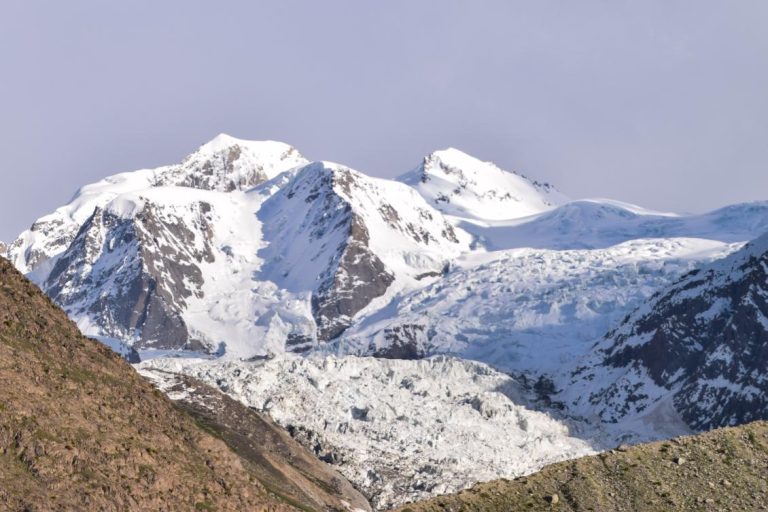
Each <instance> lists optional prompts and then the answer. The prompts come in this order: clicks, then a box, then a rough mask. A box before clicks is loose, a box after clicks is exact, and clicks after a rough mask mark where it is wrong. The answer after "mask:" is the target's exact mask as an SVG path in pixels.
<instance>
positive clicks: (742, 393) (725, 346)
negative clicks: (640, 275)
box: [577, 235, 768, 429]
mask: <svg viewBox="0 0 768 512" xmlns="http://www.w3.org/2000/svg"><path fill="white" fill-rule="evenodd" d="M598 354H599V357H600V358H601V359H602V361H601V365H603V366H605V367H608V368H626V369H629V370H630V371H631V374H632V375H635V376H637V375H643V374H644V375H647V376H648V378H650V380H651V381H652V382H653V384H655V385H656V386H660V387H661V388H663V389H667V390H670V392H671V393H673V394H674V406H675V409H676V410H677V411H678V412H679V413H680V414H681V416H682V418H683V419H684V420H685V422H686V423H687V424H688V425H689V426H690V427H692V428H694V429H710V428H714V427H719V426H727V425H735V424H740V423H745V422H748V421H753V420H757V419H768V235H765V236H763V237H761V238H759V239H757V240H755V241H754V242H752V243H750V244H748V245H747V246H746V247H745V248H743V249H741V250H740V251H737V252H736V253H734V254H732V255H731V256H729V257H727V258H725V259H723V260H720V261H717V262H715V263H713V264H711V265H708V266H705V267H703V268H700V269H698V270H695V271H693V272H691V273H689V274H688V275H686V276H684V277H683V278H682V279H681V280H680V281H679V282H677V283H676V284H674V285H672V286H670V287H669V288H667V289H665V290H662V291H661V292H659V293H657V294H656V295H654V296H653V297H652V298H651V299H650V301H649V302H648V303H647V304H645V305H643V306H642V307H640V308H639V309H638V310H637V311H636V312H634V313H633V314H631V315H629V316H628V317H627V318H626V319H625V320H624V321H623V323H622V324H621V325H620V326H619V327H618V328H617V329H616V330H614V331H612V332H610V333H609V334H608V335H607V336H606V339H605V340H604V341H603V342H602V343H601V345H600V346H599V347H598ZM590 374H592V375H594V374H595V369H590V368H586V369H581V370H579V371H578V372H577V375H581V376H583V377H587V378H589V375H590ZM615 397H625V398H626V401H627V402H631V403H625V404H620V403H618V402H617V401H616V399H615ZM590 401H591V402H592V403H593V404H595V405H598V406H603V408H602V410H601V411H602V412H601V414H602V416H603V418H604V419H606V420H609V421H615V420H617V419H619V418H621V417H622V416H624V415H625V414H627V413H629V412H632V411H642V410H643V409H645V408H647V407H649V406H650V405H651V404H652V403H653V401H654V395H653V393H652V392H650V391H648V390H647V386H646V385H645V384H644V382H643V381H642V379H640V378H639V377H638V378H635V379H632V378H622V379H620V381H617V382H615V383H612V384H611V385H609V386H607V387H605V388H602V389H600V390H599V391H597V392H595V393H593V396H591V397H590ZM606 404H608V406H607V407H605V406H606Z"/></svg>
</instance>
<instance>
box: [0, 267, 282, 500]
mask: <svg viewBox="0 0 768 512" xmlns="http://www.w3.org/2000/svg"><path fill="white" fill-rule="evenodd" d="M292 509H293V508H292V507H291V506H290V505H287V504H285V503H284V502H282V501H281V500H280V499H279V498H278V497H276V496H274V495H272V494H270V493H269V492H268V491H267V490H266V489H265V488H264V487H263V486H262V485H261V484H260V483H259V482H258V481H257V479H256V477H255V476H254V475H253V473H252V472H251V471H250V470H248V469H247V468H246V467H245V465H244V464H243V462H242V461H241V459H240V458H239V457H238V456H237V455H235V454H234V453H233V452H232V451H231V450H229V449H228V448H227V446H226V445H225V444H224V442H223V441H221V440H220V439H217V438H215V437H214V436H212V435H210V434H208V433H206V432H204V431H203V430H201V429H200V428H199V427H198V426H197V425H196V424H195V422H194V421H193V420H192V419H191V418H190V417H189V416H187V415H186V414H184V413H183V412H181V411H180V410H178V409H176V408H175V407H174V405H173V404H172V403H171V402H170V401H169V400H168V399H167V398H166V397H165V396H163V395H162V394H161V393H160V392H159V391H156V390H155V389H154V388H153V387H152V386H151V385H150V384H149V383H147V382H145V381H144V380H143V379H142V378H141V377H140V376H139V375H138V374H137V373H136V372H135V371H134V370H133V369H132V368H131V367H130V366H129V365H128V364H127V363H126V362H124V361H123V360H122V359H120V358H119V357H118V356H117V355H115V354H114V353H112V352H111V351H110V350H109V349H108V348H107V347H104V346H102V345H100V344H98V343H96V342H94V341H91V340H89V339H86V338H84V337H83V336H82V335H81V334H80V333H79V331H78V330H77V328H76V326H75V325H74V324H73V323H72V322H70V321H69V320H68V319H67V317H66V316H65V315H64V313H63V312H61V311H60V310H59V309H58V308H56V307H55V306H54V305H53V304H52V303H51V302H50V301H49V300H48V298H46V297H45V296H44V295H43V294H42V293H41V292H40V291H39V290H38V289H37V288H36V287H35V286H34V285H32V284H31V283H29V282H28V281H27V280H26V279H24V278H23V277H22V276H21V275H20V274H19V273H18V272H17V271H16V270H15V269H14V268H13V267H12V266H11V265H10V264H9V263H8V262H7V261H6V260H4V259H3V258H0V510H25V511H35V510H39V511H49V510H105V511H108V510H157V511H162V510H169V511H170V510H173V511H179V510H181V511H183V510H196V511H213V510H217V511H226V510H231V511H235V510H274V511H281V510H292Z"/></svg>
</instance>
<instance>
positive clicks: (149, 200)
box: [0, 135, 768, 508]
mask: <svg viewBox="0 0 768 512" xmlns="http://www.w3.org/2000/svg"><path fill="white" fill-rule="evenodd" d="M766 233H768V202H756V203H747V204H737V205H731V206H727V207H725V208H721V209H718V210H714V211H712V212H708V213H704V214H696V215H682V214H676V213H669V212H657V211H652V210H648V209H645V208H642V207H640V206H636V205H631V204H627V203H622V202H619V201H615V200H608V199H580V200H571V199H569V198H568V197H567V196H566V195H564V194H563V193H561V192H560V191H558V190H557V189H556V188H555V187H554V186H552V185H550V184H547V183H541V182H539V181H536V180H532V179H529V178H527V177H525V176H523V175H522V174H519V173H516V172H510V171H505V170H502V169H500V168H499V167H497V166H496V165H494V164H492V163H489V162H483V161H481V160H478V159H476V158H474V157H472V156H469V155H467V154H465V153H462V152H461V151H459V150H456V149H447V150H441V151H436V152H434V153H432V154H430V155H427V156H426V157H424V159H423V160H422V162H421V163H419V164H418V165H416V166H415V167H414V169H412V170H411V171H409V172H406V173H405V174H403V175H402V176H401V177H399V178H396V179H392V180H390V179H381V178H374V177H371V176H367V175H365V174H363V173H361V172H359V171H356V170H353V169H350V168H348V167H346V166H344V165H340V164H336V163H331V162H325V161H315V162H310V161H308V160H306V159H305V158H304V157H303V156H302V155H301V154H300V153H299V151H298V150H296V149H295V148H293V147H292V146H290V145H287V144H283V143H279V142H256V141H244V140H240V139H236V138H233V137H230V136H227V135H219V136H218V137H216V138H215V139H213V140H212V141H210V142H208V143H206V144H204V145H203V146H201V147H200V148H199V149H198V150H197V151H195V152H194V153H192V154H191V155H189V156H188V157H186V158H185V159H184V160H183V161H182V162H181V163H179V164H175V165H169V166H164V167H160V168H156V169H145V170H139V171H134V172H129V173H122V174H117V175H114V176H111V177H108V178H105V179H104V180H101V181H99V182H97V183H95V184H91V185H86V186H84V187H83V188H81V189H80V190H79V191H78V192H77V193H76V195H75V197H74V198H73V200H72V201H71V202H70V203H69V204H67V205H65V206H63V207H61V208H59V209H57V210H56V211H55V212H53V213H52V214H50V215H47V216H45V217H42V218H41V219H39V220H37V221H36V222H35V223H34V224H33V225H32V226H31V227H30V229H29V230H27V231H25V232H24V233H22V234H21V235H20V236H19V237H18V238H17V239H16V240H15V241H13V242H11V243H10V244H8V245H7V246H6V247H5V248H4V249H3V251H4V254H5V256H6V257H7V258H8V259H9V260H10V261H11V262H12V263H13V264H14V265H15V266H16V268H17V269H19V270H20V271H21V272H23V273H24V274H25V275H26V276H27V277H28V278H29V279H31V280H32V281H33V282H34V283H35V284H37V285H38V286H39V287H40V288H41V289H42V290H43V291H45V293H46V294H48V296H50V297H51V299H52V300H53V301H54V302H55V303H56V304H58V305H60V306H61V307H62V308H63V309H64V310H65V311H66V312H67V314H68V315H69V316H70V318H72V319H73V320H74V321H75V322H76V323H77V325H78V327H79V328H80V329H81V330H82V331H83V332H84V333H85V334H86V335H88V336H92V337H94V338H96V339H99V340H100V341H102V342H103V343H106V344H108V345H109V346H110V347H112V348H113V349H115V350H117V351H118V352H119V353H121V354H123V355H125V356H126V357H131V358H132V361H133V362H137V361H138V359H142V360H145V361H144V362H143V363H141V364H140V365H139V366H138V368H140V371H141V372H142V373H143V374H144V375H146V376H148V377H151V378H153V379H154V380H155V382H156V383H158V385H161V386H162V385H163V384H162V383H163V382H165V381H166V379H165V378H164V377H163V375H166V374H168V372H170V374H168V375H171V374H172V375H180V374H181V375H186V376H187V377H190V378H195V379H198V382H204V383H207V384H208V385H210V386H213V387H215V388H218V389H220V390H221V391H223V392H224V393H226V394H229V395H230V396H232V397H233V398H235V399H236V400H239V401H240V402H243V403H245V404H247V405H249V406H250V407H253V408H255V409H257V410H259V411H262V412H264V413H266V414H268V415H269V416H270V417H272V418H273V419H274V420H275V421H276V422H277V424H279V425H280V426H282V427H283V428H285V429H287V430H288V432H291V434H292V435H293V436H294V437H295V438H296V439H297V440H298V441H299V442H301V443H302V444H303V445H304V446H305V447H307V448H308V449H310V450H312V451H314V452H315V454H316V455H318V456H320V457H322V458H323V459H324V460H327V461H328V462H329V463H331V464H333V465H334V466H335V467H336V468H337V469H338V470H339V471H340V472H341V473H343V474H344V475H345V476H346V478H348V479H349V480H350V481H351V482H352V483H353V484H354V485H355V486H356V487H357V488H358V489H361V490H362V491H363V492H364V494H365V495H366V498H367V499H369V500H371V502H372V503H373V504H374V506H375V507H377V508H384V507H388V506H393V505H398V504H402V503H406V502H408V501H413V500H415V499H420V498H426V497H430V496H434V495H437V494H443V493H446V492H453V491H458V490H460V489H462V488H465V487H467V486H469V485H471V484H473V483H474V482H476V481H479V480H491V479H494V478H501V477H507V478H509V477H514V476H517V475H520V474H525V473H529V472H531V471H534V470H537V469H539V468H541V467H542V466H543V465H545V464H548V463H551V462H555V461H557V460H562V459H566V458H572V457H575V456H579V455H584V454H588V453H593V452H596V451H601V450H604V449H606V448H609V447H611V446H615V445H616V444H618V443H621V442H631V443H635V442H642V441H650V440H655V439H661V438H668V437H671V436H675V435H681V434H688V433H691V432H694V431H702V430H708V429H711V428H715V427H721V426H727V425H735V424H740V423H744V422H747V421H752V420H756V419H765V418H766V414H765V411H766V407H765V405H766V402H765V400H766V398H765V397H766V396H767V394H768V384H767V383H766V380H765V378H764V373H765V368H766V364H768V360H767V358H766V355H767V354H768V353H767V352H766V348H765V347H766V345H767V343H768V304H766V296H768V295H767V294H768V290H766V288H767V287H768V276H767V275H766V272H767V271H768V242H767V241H766V240H768V239H766V237H765V236H763V235H765V234H766ZM0 249H2V248H1V247H0ZM421 359H426V361H408V360H421ZM393 360H397V361H393ZM163 372H165V373H163ZM414 404H418V405H416V406H414ZM457 423H458V425H460V426H461V428H458V429H454V428H453V426H454V425H455V424H457ZM510 424H512V425H516V427H515V428H514V429H510V427H509V425H510ZM491 439H497V440H503V442H502V443H501V444H498V443H496V442H492V441H490V440H491ZM456 446H464V447H466V453H465V454H464V455H462V456H460V457H458V456H456V453H455V452H456V450H455V447H456ZM533 448H536V449H533ZM495 457H496V458H495ZM497 459H498V460H497ZM489 460H494V461H496V462H494V463H493V464H490V465H489V464H488V461H489ZM505 461H507V462H505ZM509 461H516V462H515V463H514V464H513V463H511V462H509ZM393 468H397V469H393Z"/></svg>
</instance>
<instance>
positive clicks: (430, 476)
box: [139, 356, 594, 510]
mask: <svg viewBox="0 0 768 512" xmlns="http://www.w3.org/2000/svg"><path fill="white" fill-rule="evenodd" d="M139 369H140V371H141V372H142V373H144V374H148V375H150V376H152V377H153V379H162V378H163V375H164V374H163V373H159V372H156V371H153V370H155V369H159V370H163V371H170V372H180V373H185V374H187V375H190V376H194V377H196V378H198V379H200V380H202V381H204V382H207V383H209V384H211V385H213V386H216V387H218V388H219V389H221V390H222V391H224V392H225V393H227V394H229V395H230V396H232V397H235V398H236V399H238V400H240V401H242V402H243V403H245V404H247V405H249V406H251V407H254V408H255V409H257V410H260V411H265V412H268V413H269V414H270V416H271V417H272V418H273V419H274V420H275V421H276V422H277V423H278V424H280V425H281V426H283V427H284V428H286V429H287V430H288V431H289V432H290V433H291V434H292V435H293V436H294V437H295V438H296V439H298V440H299V441H301V442H302V443H303V444H304V445H305V446H307V447H308V448H309V449H311V450H313V451H314V452H315V453H316V454H317V455H318V456H320V457H321V458H323V459H324V460H326V461H327V462H329V463H331V464H333V465H335V466H337V468H338V470H339V472H341V473H342V474H343V475H344V476H346V477H347V478H348V479H349V480H350V481H351V482H353V483H354V484H355V486H356V487H357V488H358V489H360V490H361V491H362V492H363V493H364V494H365V495H366V496H367V497H369V498H370V499H371V501H372V503H373V505H374V506H375V507H376V508H377V509H380V510H384V509H387V508H388V507H390V506H392V505H396V504H401V503H405V502H408V501H413V500H415V499H420V498H425V497H428V496H435V495H437V494H443V493H447V492H452V491H456V490H459V489H462V488H465V487H468V486H469V485H471V484H472V483H474V482H476V481H481V480H491V479H494V478H501V477H506V478H510V477H514V476H518V475H521V474H526V473H531V472H533V471H535V470H537V469H539V468H541V467H542V466H544V465H546V464H548V463H551V462H554V461H558V460H563V459H567V458H573V457H578V456H581V455H586V454H588V453H593V451H594V450H593V447H592V446H591V444H590V443H589V442H588V441H586V440H584V439H581V438H580V437H581V436H583V435H585V434H586V432H583V431H582V430H580V427H581V426H580V425H578V424H571V423H568V422H566V421H564V420H562V419H558V418H557V417H555V416H554V415H553V413H552V412H549V413H545V412H539V411H536V410H534V409H532V408H531V407H530V406H529V403H528V399H529V396H528V392H527V391H526V390H525V389H524V388H523V387H522V386H521V385H520V384H519V383H518V382H516V381H515V380H513V379H512V378H510V377H509V376H508V375H505V374H503V373H499V372H497V371H495V370H493V369H491V368H490V367H488V366H486V365H483V364H480V363H473V362H469V361H461V360H458V359H451V358H441V357H438V358H433V359H427V360H420V361H394V360H382V359H375V358H356V357H347V358H342V359H337V358H333V357H326V358H318V357H309V358H299V357H296V356H281V357H278V358H276V359H273V360H269V361H262V362H234V361H230V362H216V361H200V360H190V359H154V360H151V361H146V362H144V363H141V365H139Z"/></svg>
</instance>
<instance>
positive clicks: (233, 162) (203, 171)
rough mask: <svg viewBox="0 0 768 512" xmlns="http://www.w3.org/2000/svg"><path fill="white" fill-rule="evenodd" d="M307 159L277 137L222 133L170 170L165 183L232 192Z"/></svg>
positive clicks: (270, 177) (305, 161)
mask: <svg viewBox="0 0 768 512" xmlns="http://www.w3.org/2000/svg"><path fill="white" fill-rule="evenodd" d="M306 163H307V160H306V159H305V158H304V157H303V156H301V153H299V151H298V150H297V149H296V148H294V147H293V146H291V145H289V144H286V143H284V142H277V141H271V140H266V141H255V140H244V139H237V138H235V137H232V136H231V135H227V134H225V133H220V134H219V135H217V136H216V137H214V138H213V139H211V140H210V141H208V142H206V143H205V144H203V145H202V146H200V147H199V148H198V149H197V151H195V152H194V153H192V154H190V155H189V156H187V157H186V158H184V160H183V161H182V162H181V164H179V165H178V166H174V167H173V168H171V169H170V170H169V171H166V174H167V176H164V178H163V180H162V181H163V184H168V185H180V186H185V187H192V188H201V189H206V190H218V191H221V192H231V191H233V190H245V189H248V188H251V187H254V186H256V185H258V184H260V183H262V182H264V181H267V180H269V179H272V178H274V177H275V176H277V175H278V174H280V173H281V172H284V171H287V170H288V169H291V168H293V167H297V166H300V165H304V164H306Z"/></svg>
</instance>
